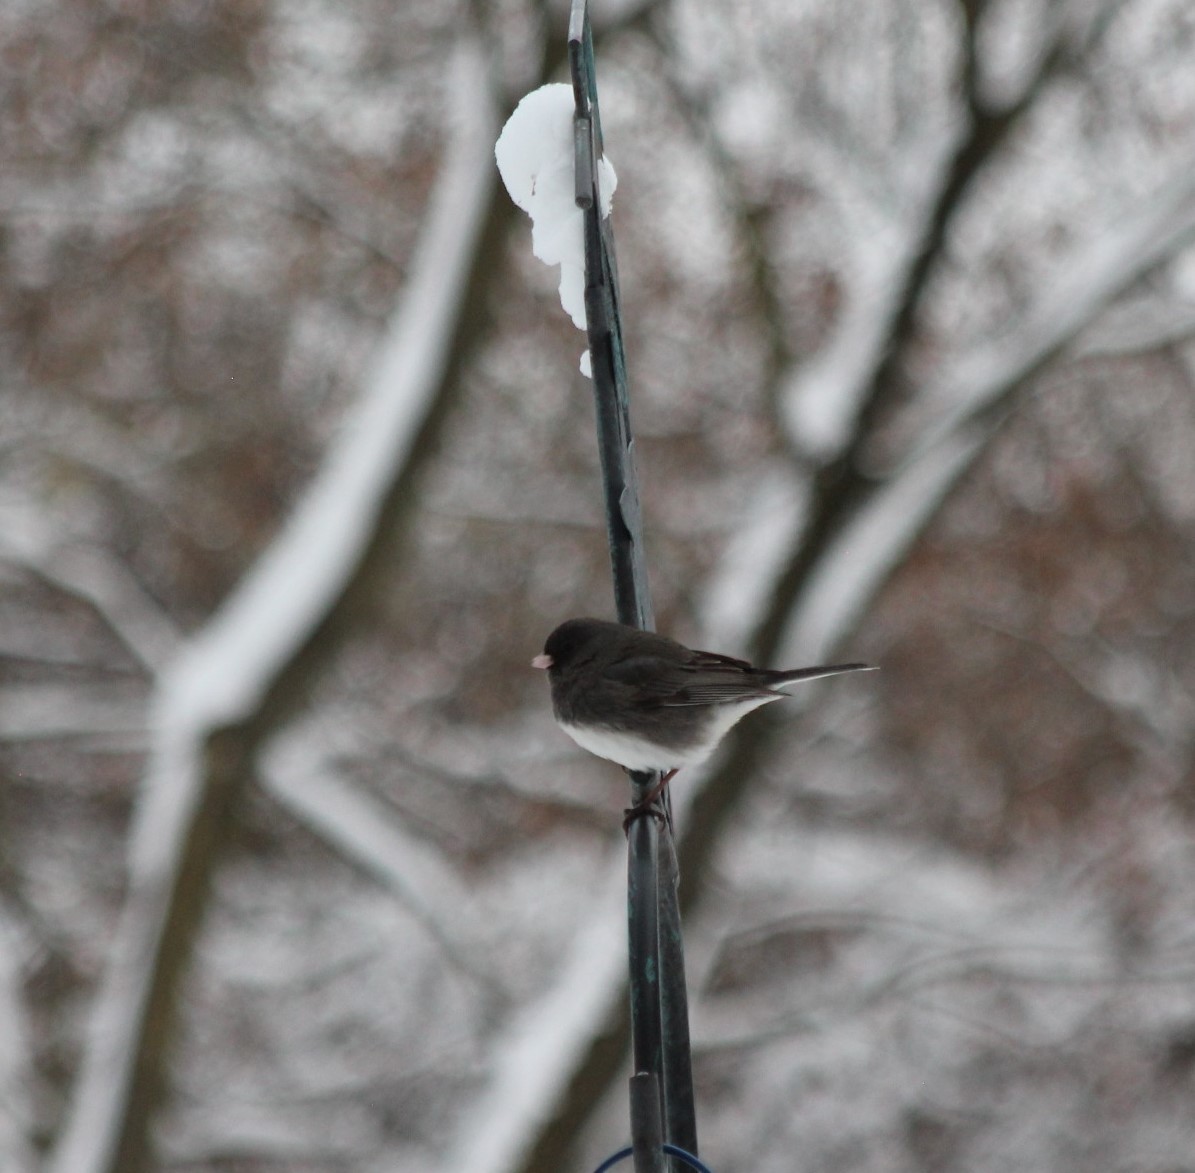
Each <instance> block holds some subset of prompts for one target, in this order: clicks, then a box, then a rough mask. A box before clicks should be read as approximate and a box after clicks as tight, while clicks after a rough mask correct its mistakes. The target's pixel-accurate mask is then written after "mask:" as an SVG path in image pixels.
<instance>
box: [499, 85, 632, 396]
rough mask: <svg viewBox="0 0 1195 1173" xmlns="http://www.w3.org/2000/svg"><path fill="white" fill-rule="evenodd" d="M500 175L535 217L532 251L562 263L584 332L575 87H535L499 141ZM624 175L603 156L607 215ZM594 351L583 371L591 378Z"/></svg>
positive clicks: (567, 300)
mask: <svg viewBox="0 0 1195 1173" xmlns="http://www.w3.org/2000/svg"><path fill="white" fill-rule="evenodd" d="M494 158H495V159H496V160H497V163H498V173H499V174H500V175H501V176H502V182H503V183H504V184H505V185H506V190H507V191H508V192H509V193H510V198H511V199H512V200H514V202H515V203H516V204H518V206H519V207H520V208H522V209H523V211H524V212H526V213H527V215H528V216H530V217H531V251H532V252H533V253H534V254H535V256H536V257H538V258H539V260H541V261H543V263H544V264H545V265H559V266H560V304H561V305H562V306H563V307H564V312H565V313H567V314H568V316H569V317H570V318H572V320H573V324H574V325H575V326H576V327H577V329H578V330H584V329H585V238H584V221H583V213H582V211H581V209H580V208H578V207H577V202H576V179H575V176H574V170H573V168H574V151H573V91H572V87H571V86H567V85H561V84H557V85H547V86H541V87H540V88H539V89H537V90H532V91H531V93H529V94H527V95H526V96H525V97H524V98H523V99H522V101H520V102H519V104H518V105H517V106H516V107H515V109H514V113H512V114H511V116H510V117H509V118H508V119H507V120H506V125H505V126H504V127H503V128H502V133H501V134H500V135H499V136H498V141H497V143H496V144H495V145H494ZM617 186H618V176H617V175H615V173H614V167H613V166H612V165H611V163H610V161H609V160H608V159H606V158H605V157H604V156H603V157H602V158H601V159H599V160H598V190H599V193H600V197H601V213H602V216H603V217H604V216H608V215H609V214H610V206H611V201H612V200H613V197H614V189H615V188H616V187H617ZM587 360H588V353H586V355H583V356H582V358H581V371H582V373H583V374H586V375H587V376H590V377H591V372H590V370H589V363H588V361H587Z"/></svg>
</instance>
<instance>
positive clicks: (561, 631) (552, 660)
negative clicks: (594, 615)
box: [531, 619, 621, 672]
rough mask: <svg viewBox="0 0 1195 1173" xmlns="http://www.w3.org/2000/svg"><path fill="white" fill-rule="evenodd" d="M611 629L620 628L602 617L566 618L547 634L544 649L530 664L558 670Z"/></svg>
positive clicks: (581, 656)
mask: <svg viewBox="0 0 1195 1173" xmlns="http://www.w3.org/2000/svg"><path fill="white" fill-rule="evenodd" d="M612 629H613V630H615V631H619V630H621V629H620V627H619V625H618V624H617V623H609V622H607V621H606V620H604V619H568V620H566V621H565V622H564V623H562V624H561V625H560V626H559V627H558V628H556V630H555V631H553V632H552V634H551V635H549V636H548V638H547V640H546V641H545V643H544V650H543V651H542V652H541V653H540V654H539V655H538V656H536V657H535V659H534V660H532V661H531V666H532V667H533V668H546V669H548V670H549V671H552V672H559V671H560V670H561V669H563V668H564V667H566V666H567V665H568V664H571V663H574V662H576V661H577V660H579V659H581V658H583V657H584V656H585V654H586V651H587V650H588V649H589V648H590V646H591V645H592V644H593V642H594V641H595V640H596V639H598V637H599V636H601V635H602V634H603V633H604V632H609V631H610V630H612Z"/></svg>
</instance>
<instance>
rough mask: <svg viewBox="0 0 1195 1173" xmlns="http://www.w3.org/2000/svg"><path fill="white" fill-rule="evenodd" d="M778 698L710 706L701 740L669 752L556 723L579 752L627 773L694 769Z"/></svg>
mask: <svg viewBox="0 0 1195 1173" xmlns="http://www.w3.org/2000/svg"><path fill="white" fill-rule="evenodd" d="M779 699H780V697H778V696H768V697H752V698H751V699H750V700H743V701H737V702H735V703H734V704H728V705H713V706H711V710H710V718H709V720H708V721H707V722H706V725H705V728H704V729H702V731H701V736H700V738H699V739H698V740H697V741H695V742H694V743H693V744H692V745H690V746H687V747H686V748H684V749H669V748H668V747H666V746H662V745H655V744H653V743H652V742H650V741H648V740H647V739H646V738H644V737H640V736H638V735H637V734H634V733H623V732H620V731H619V730H616V729H601V728H597V727H594V726H578V725H571V724H568V723H566V722H564V721H561V722H559V724H560V728H561V729H563V730H564V732H565V733H567V734H568V735H569V737H571V738H572V739H573V741H575V742H576V743H577V744H578V745H579V746H580V747H581V748H582V749H584V750H587V751H588V752H589V753H591V754H595V755H596V756H597V757H599V758H605V759H606V760H607V761H610V762H617V763H618V764H619V765H620V766H623V767H624V768H625V769H628V770H635V771H643V770H674V769H680V768H681V767H683V766H696V765H698V764H699V763H701V762H704V761H705V759H706V758H708V757H709V756H710V754H711V753H713V752H714V748H715V747H716V746H717V744H718V742H719V741H721V740H722V738H723V737H725V736H726V733H727V732H728V731H729V730H730V728H731V727H732V726H733V725H735V724H736V723H737V722H738V721H739V719H740V718H742V717H745V716H746V715H747V714H748V713H749V712H751V710H752V709H758V708H759V707H760V705H766V704H768V703H769V702H770V701H776V700H779Z"/></svg>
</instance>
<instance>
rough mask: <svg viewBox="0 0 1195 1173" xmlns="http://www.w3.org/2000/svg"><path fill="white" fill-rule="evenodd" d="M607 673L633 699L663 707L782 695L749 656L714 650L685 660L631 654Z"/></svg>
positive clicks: (611, 666)
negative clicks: (763, 679) (759, 673)
mask: <svg viewBox="0 0 1195 1173" xmlns="http://www.w3.org/2000/svg"><path fill="white" fill-rule="evenodd" d="M603 675H604V676H605V677H606V678H607V679H608V680H610V681H611V682H615V683H618V684H620V685H623V686H624V687H626V688H627V689H628V690H629V691H630V693H631V695H630V697H629V698H628V699H630V700H632V701H633V703H637V704H641V705H659V706H661V707H663V708H673V707H681V706H687V705H720V704H728V703H730V702H731V701H741V700H744V699H746V698H747V697H764V696H774V695H779V694H777V693H775V692H774V690H772V689H770V688H768V687H767V686H766V685H765V684H763V683H762V682H761V681H759V680H758V679H757V678H756V677H755V675H754V672H753V670H752V668H751V665H750V664H748V663H747V662H746V661H745V660H735V659H732V658H731V657H730V656H719V655H715V654H714V653H713V652H694V653H693V656H692V658H690V659H687V660H685V661H677V660H671V659H666V658H665V657H663V656H652V655H647V656H630V657H628V658H627V659H625V660H619V661H618V662H617V663H615V664H611V665H609V666H608V667H607V668H606V669H605V671H604V672H603Z"/></svg>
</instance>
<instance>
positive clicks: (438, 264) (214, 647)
mask: <svg viewBox="0 0 1195 1173" xmlns="http://www.w3.org/2000/svg"><path fill="white" fill-rule="evenodd" d="M478 57H479V54H478V51H477V50H476V49H475V48H472V47H469V48H468V49H465V50H462V51H461V53H460V55H459V58H458V60H457V61H456V63H455V68H456V70H457V74H456V75H455V78H454V80H455V83H456V84H455V86H454V92H455V93H456V95H457V98H458V106H457V109H456V123H457V124H456V126H455V128H454V136H453V140H452V145H451V148H450V150H449V152H448V155H447V158H446V160H445V162H444V164H443V167H442V171H441V173H440V176H439V179H438V182H437V185H436V188H435V191H434V192H433V195H432V197H431V201H432V203H431V213H430V216H429V218H428V224H427V229H426V234H425V236H424V238H423V241H422V243H421V246H420V249H419V252H418V255H417V257H416V259H415V262H414V265H413V269H412V276H411V279H410V282H409V285H408V288H407V290H406V293H405V296H404V298H403V301H402V304H401V306H400V308H399V310H398V312H397V314H396V316H395V318H394V321H393V324H392V327H391V329H390V331H389V333H388V335H387V337H386V339H385V340H384V342H383V343H382V345H381V348H380V351H379V354H378V358H377V362H376V364H375V368H374V371H373V374H372V376H371V378H370V381H369V384H368V386H367V387H366V388H365V389H364V392H363V394H362V396H361V399H360V401H359V403H358V404H357V406H356V408H355V409H354V410H353V412H352V414H351V415H350V417H349V418H348V419H347V420H346V422H345V426H344V429H343V431H342V434H341V436H340V438H339V440H338V441H337V442H336V444H335V445H334V446H333V448H332V449H331V451H330V452H329V454H328V457H327V459H326V461H325V462H324V465H323V468H322V469H321V470H320V472H319V474H318V475H317V477H316V479H315V481H314V482H313V484H312V486H311V488H310V490H309V491H308V493H307V494H306V496H305V497H304V499H303V500H302V502H301V503H300V505H299V507H298V508H297V509H296V511H295V513H294V515H293V516H292V517H291V519H290V520H289V521H288V522H287V524H286V525H285V527H284V528H283V530H282V532H281V534H280V535H279V537H278V538H277V539H276V541H275V542H274V543H273V544H272V545H271V546H270V547H269V548H268V549H267V550H266V552H265V554H264V555H263V556H262V558H261V559H260V560H259V561H258V563H257V564H256V565H255V566H253V567H252V568H251V570H250V571H249V573H248V574H247V576H246V577H245V579H244V581H243V582H242V583H241V585H240V586H239V587H238V588H237V589H236V590H235V591H234V592H233V594H232V595H231V596H230V598H229V599H228V600H227V602H226V603H225V604H224V605H223V606H222V607H221V608H220V610H219V611H218V612H217V614H216V615H215V616H214V617H213V619H212V620H211V622H210V623H209V624H208V625H207V627H205V628H204V629H203V630H201V631H200V632H199V633H198V634H197V635H196V636H195V637H194V638H193V639H192V640H190V641H189V642H188V643H186V644H185V645H184V646H183V648H182V649H181V651H180V654H179V656H178V657H177V659H176V660H175V662H174V663H173V665H171V666H170V667H169V668H168V669H166V670H165V671H164V672H163V674H162V676H161V678H160V682H159V686H158V689H157V694H156V697H155V702H154V706H153V721H154V729H153V734H152V737H153V741H152V746H151V751H150V760H149V764H148V766H147V769H146V774H145V778H144V781H143V785H142V793H141V797H140V800H139V803H138V809H137V817H136V826H135V829H134V834H133V842H132V846H131V853H130V864H129V868H130V874H129V891H128V898H127V901H126V905H125V909H124V912H123V915H122V918H121V921H120V924H119V925H118V927H117V930H116V933H115V936H114V939H113V943H112V950H111V960H110V963H109V967H108V971H107V973H106V975H105V978H104V981H103V984H102V986H101V989H100V991H99V994H98V995H97V998H96V1004H95V1008H94V1011H93V1014H92V1020H91V1029H90V1032H89V1037H88V1042H87V1047H86V1052H85V1055H84V1059H83V1066H82V1070H81V1073H80V1075H79V1078H78V1081H77V1085H76V1088H75V1091H74V1094H73V1097H72V1102H71V1107H70V1112H69V1116H68V1119H67V1124H66V1128H65V1130H64V1132H63V1134H62V1136H61V1138H60V1140H59V1143H58V1145H57V1147H56V1149H55V1151H54V1154H53V1157H52V1159H51V1162H50V1166H49V1167H50V1168H51V1169H52V1170H53V1173H117V1170H120V1171H121V1173H126V1171H127V1170H128V1169H130V1168H132V1167H134V1165H135V1164H139V1163H140V1161H141V1157H140V1149H141V1146H142V1143H143V1140H142V1137H141V1133H142V1132H143V1131H144V1129H145V1127H146V1119H145V1114H146V1112H147V1111H148V1108H149V1104H150V1102H151V1097H152V1094H153V1090H154V1085H155V1084H156V1082H157V1079H158V1078H159V1077H160V1063H161V1058H162V1056H161V1049H162V1045H163V1039H162V1037H160V1032H161V1030H162V1027H163V1021H168V1019H169V1014H170V1007H169V1002H170V998H169V994H170V987H171V983H172V981H173V979H174V976H175V975H176V974H177V972H178V970H179V968H180V964H181V962H182V960H183V959H184V958H185V952H186V949H185V939H186V937H187V935H188V932H189V926H186V925H183V924H180V923H179V921H180V918H181V917H182V915H183V911H182V907H181V906H182V903H183V901H182V897H183V895H184V890H187V891H186V892H185V895H186V896H187V897H188V899H189V900H193V898H194V897H195V891H194V888H195V886H196V885H199V886H200V887H202V878H201V877H202V873H203V872H204V871H205V870H206V862H207V861H206V859H204V858H196V857H197V856H199V857H202V856H203V855H204V853H205V848H204V844H203V843H202V841H201V837H202V830H203V828H204V826H205V825H206V824H208V823H210V821H211V819H212V818H213V817H214V814H215V811H214V810H213V803H215V807H216V810H218V809H219V806H220V795H219V794H218V793H216V792H217V791H220V790H222V789H223V788H225V787H227V786H228V785H229V784H230V781H231V780H230V778H229V777H221V773H222V772H227V771H229V770H230V769H231V770H232V771H233V772H236V771H238V770H239V769H241V768H243V763H238V762H236V761H235V760H234V761H233V762H232V763H229V762H226V761H225V762H221V761H220V758H221V754H220V753H218V752H213V748H212V742H213V738H214V737H215V736H216V734H217V733H218V732H219V731H220V730H222V729H226V728H228V727H231V726H237V725H241V726H243V725H245V724H247V723H249V722H251V721H252V719H253V718H254V716H255V714H256V713H257V711H258V709H259V708H260V706H261V704H262V702H263V700H264V699H265V697H266V696H267V695H268V694H269V693H270V691H271V690H272V689H273V688H274V687H276V685H277V683H278V681H279V680H280V678H281V677H282V675H283V674H284V673H285V672H286V670H287V668H288V666H289V665H290V664H292V663H293V662H294V660H295V658H296V656H298V654H299V653H300V651H302V649H303V648H304V647H305V646H306V644H307V643H308V641H309V640H310V638H311V636H312V633H313V632H314V631H315V630H316V628H317V627H318V626H319V625H320V624H322V623H323V622H324V620H325V619H326V618H327V617H328V615H329V614H330V613H331V612H332V610H333V609H334V608H335V606H336V603H337V601H338V599H340V598H341V597H342V596H343V593H344V591H345V589H346V587H347V586H348V585H349V584H350V583H351V582H352V581H353V578H354V576H355V574H356V573H357V571H358V568H359V567H360V565H361V563H362V559H363V558H364V556H365V553H366V551H367V549H368V547H369V544H370V542H371V540H372V538H373V536H374V534H375V531H376V529H377V526H378V523H379V521H380V510H381V507H382V503H383V501H384V499H385V497H386V494H387V491H388V489H389V488H390V486H391V485H393V484H394V482H395V479H396V478H397V477H398V475H399V473H400V471H401V470H402V469H403V468H404V466H405V465H406V464H407V463H408V462H409V461H410V460H411V459H412V458H413V457H414V456H415V455H416V453H415V440H416V437H417V436H418V435H419V432H420V428H421V426H422V424H423V423H424V421H425V420H426V418H427V417H428V414H429V412H430V411H431V409H432V407H433V405H434V404H435V402H436V399H437V396H438V395H439V393H440V391H441V385H442V375H443V373H444V371H445V369H446V368H447V365H448V362H449V358H450V352H451V347H452V345H453V342H454V339H455V337H456V330H457V327H458V316H459V314H460V310H461V306H462V304H463V300H464V296H465V292H466V289H467V286H468V282H469V278H470V276H471V269H472V265H473V262H474V259H475V256H476V248H477V241H478V239H479V235H480V232H481V228H482V225H483V224H484V222H485V218H486V214H487V210H488V207H489V203H490V197H491V192H492V189H493V186H494V184H493V181H492V177H491V171H490V168H489V166H488V163H489V151H490V144H491V143H492V141H493V121H494V117H493V113H492V109H491V104H490V102H489V100H488V98H487V96H486V94H485V93H484V92H482V91H481V90H480V85H479V83H480V79H482V78H483V77H484V70H483V68H482V66H481V64H480V62H479V60H478ZM196 872H198V873H199V874H198V875H197V874H195V873H196ZM180 952H181V953H182V955H183V956H182V957H180V956H178V953H180ZM162 1016H164V1018H163V1017H162Z"/></svg>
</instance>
